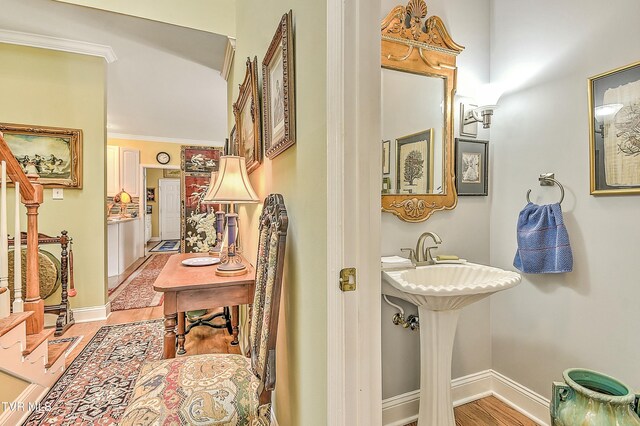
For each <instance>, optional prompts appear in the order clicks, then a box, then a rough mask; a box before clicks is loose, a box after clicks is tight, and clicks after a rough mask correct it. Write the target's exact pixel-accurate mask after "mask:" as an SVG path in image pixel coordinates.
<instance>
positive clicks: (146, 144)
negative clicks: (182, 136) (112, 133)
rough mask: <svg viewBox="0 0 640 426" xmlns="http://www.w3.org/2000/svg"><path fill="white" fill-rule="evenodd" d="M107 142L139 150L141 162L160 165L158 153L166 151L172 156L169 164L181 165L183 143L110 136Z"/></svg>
mask: <svg viewBox="0 0 640 426" xmlns="http://www.w3.org/2000/svg"><path fill="white" fill-rule="evenodd" d="M107 144H108V145H114V146H119V147H126V148H133V149H137V150H139V151H140V164H151V165H156V164H158V165H159V163H158V161H157V160H156V155H157V154H158V153H159V152H161V151H164V152H166V153H167V154H169V156H170V157H171V161H169V163H168V164H169V165H170V166H177V167H180V147H181V146H182V145H180V144H177V143H169V142H155V141H141V140H136V139H116V138H109V139H108V140H107Z"/></svg>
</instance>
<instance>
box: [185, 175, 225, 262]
mask: <svg viewBox="0 0 640 426" xmlns="http://www.w3.org/2000/svg"><path fill="white" fill-rule="evenodd" d="M210 180H211V176H210V175H196V174H186V173H185V175H184V178H183V180H182V194H181V199H182V211H181V220H180V222H181V225H182V226H181V230H182V238H181V244H182V247H181V248H182V253H208V252H209V250H210V249H211V248H213V247H214V246H215V244H216V228H215V214H214V212H215V211H216V210H218V209H219V205H218V204H204V203H203V202H202V199H203V198H204V196H205V194H206V193H207V188H208V187H209V182H210Z"/></svg>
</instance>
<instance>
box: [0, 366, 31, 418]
mask: <svg viewBox="0 0 640 426" xmlns="http://www.w3.org/2000/svg"><path fill="white" fill-rule="evenodd" d="M28 386H29V382H25V381H24V380H22V379H18V378H17V377H14V376H12V375H10V374H7V373H4V372H2V371H0V413H2V412H3V411H4V405H3V404H2V403H3V402H13V401H15V400H16V398H17V397H18V396H19V395H20V394H21V393H22V392H23V391H24V390H25V389H26V388H27V387H28ZM7 408H8V407H7Z"/></svg>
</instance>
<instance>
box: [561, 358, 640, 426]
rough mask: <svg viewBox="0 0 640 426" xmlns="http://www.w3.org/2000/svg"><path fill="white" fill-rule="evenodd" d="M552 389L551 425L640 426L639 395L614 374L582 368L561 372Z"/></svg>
mask: <svg viewBox="0 0 640 426" xmlns="http://www.w3.org/2000/svg"><path fill="white" fill-rule="evenodd" d="M562 377H563V378H564V383H561V382H554V383H553V387H552V390H551V405H550V411H551V425H552V426H573V425H588V426H604V425H611V426H613V425H624V426H640V406H639V405H638V404H639V402H640V397H639V396H638V395H635V394H634V393H633V391H631V388H630V387H629V386H627V385H625V384H624V383H622V382H620V381H619V380H616V379H614V378H613V377H610V376H607V375H605V374H602V373H598V372H596V371H592V370H586V369H582V368H570V369H568V370H565V371H564V372H563V373H562Z"/></svg>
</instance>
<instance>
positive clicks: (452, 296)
mask: <svg viewBox="0 0 640 426" xmlns="http://www.w3.org/2000/svg"><path fill="white" fill-rule="evenodd" d="M383 277H384V278H385V280H386V281H387V282H388V283H389V284H391V285H392V286H393V287H394V288H395V289H396V290H398V292H399V293H401V294H399V293H397V292H388V293H393V294H390V295H391V296H397V297H400V298H402V299H404V300H406V301H408V302H411V303H413V304H414V305H418V306H425V307H426V308H427V309H430V310H432V311H448V310H453V309H460V308H463V307H465V306H467V305H469V304H471V303H473V302H476V301H478V300H480V299H484V298H485V297H487V296H490V295H491V294H493V293H495V292H497V291H501V290H506V289H508V288H511V287H514V286H515V285H517V284H518V283H519V282H520V279H521V277H520V274H518V273H516V272H512V271H505V270H502V269H499V268H493V267H491V266H485V265H478V264H475V263H465V264H441V265H428V266H419V267H417V268H415V269H407V270H403V271H385V272H383ZM383 292H384V290H383Z"/></svg>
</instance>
